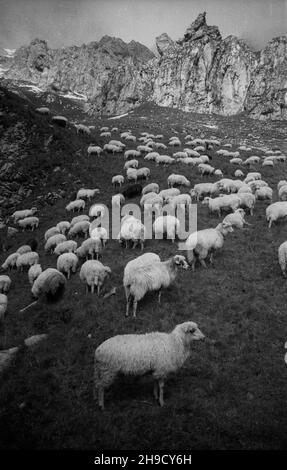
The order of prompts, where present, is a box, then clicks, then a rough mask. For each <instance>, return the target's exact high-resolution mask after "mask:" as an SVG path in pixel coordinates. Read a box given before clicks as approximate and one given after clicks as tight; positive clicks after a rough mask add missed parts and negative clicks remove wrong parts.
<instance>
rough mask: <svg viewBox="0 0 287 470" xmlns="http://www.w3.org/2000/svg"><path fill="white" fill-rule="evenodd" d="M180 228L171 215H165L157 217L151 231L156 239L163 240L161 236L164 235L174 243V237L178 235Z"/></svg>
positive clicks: (177, 221)
mask: <svg viewBox="0 0 287 470" xmlns="http://www.w3.org/2000/svg"><path fill="white" fill-rule="evenodd" d="M179 228H180V222H179V220H178V219H177V218H176V217H174V216H173V215H165V216H160V217H157V218H156V219H155V221H154V224H153V230H154V233H155V238H156V239H159V238H160V239H161V238H163V235H164V234H165V233H166V236H167V238H168V239H171V240H172V243H174V240H175V236H176V234H177V233H178V231H179Z"/></svg>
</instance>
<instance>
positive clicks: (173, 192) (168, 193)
mask: <svg viewBox="0 0 287 470" xmlns="http://www.w3.org/2000/svg"><path fill="white" fill-rule="evenodd" d="M179 194H180V190H179V189H178V188H169V189H162V190H161V191H160V192H159V194H158V195H159V196H161V197H162V198H163V200H164V201H166V200H167V199H168V198H169V197H174V196H178V195H179Z"/></svg>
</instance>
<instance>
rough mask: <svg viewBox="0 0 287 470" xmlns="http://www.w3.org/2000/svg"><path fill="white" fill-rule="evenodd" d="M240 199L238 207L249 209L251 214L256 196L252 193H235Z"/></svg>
mask: <svg viewBox="0 0 287 470" xmlns="http://www.w3.org/2000/svg"><path fill="white" fill-rule="evenodd" d="M237 196H238V197H239V199H240V207H242V208H246V209H249V211H250V215H253V210H254V207H255V203H256V197H255V196H254V194H249V193H237Z"/></svg>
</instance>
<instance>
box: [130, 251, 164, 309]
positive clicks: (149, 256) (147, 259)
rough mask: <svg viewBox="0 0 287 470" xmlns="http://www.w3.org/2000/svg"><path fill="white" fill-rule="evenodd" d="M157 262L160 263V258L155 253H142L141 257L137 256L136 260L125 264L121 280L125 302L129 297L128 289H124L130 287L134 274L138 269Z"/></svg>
mask: <svg viewBox="0 0 287 470" xmlns="http://www.w3.org/2000/svg"><path fill="white" fill-rule="evenodd" d="M158 261H160V257H159V256H158V255H156V254H155V253H144V254H143V255H141V256H138V257H137V258H135V259H132V260H131V261H129V262H128V263H127V265H126V266H125V269H124V278H123V286H124V289H125V294H126V301H127V300H128V296H129V289H126V286H128V285H130V283H131V280H132V278H133V275H134V272H135V271H137V269H138V268H140V267H142V266H145V265H146V264H151V263H157V262H158Z"/></svg>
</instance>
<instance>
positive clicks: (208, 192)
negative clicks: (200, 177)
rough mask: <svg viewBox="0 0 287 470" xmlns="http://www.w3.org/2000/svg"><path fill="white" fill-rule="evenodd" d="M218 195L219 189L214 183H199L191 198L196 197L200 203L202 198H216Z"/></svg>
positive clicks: (192, 191) (191, 192)
mask: <svg viewBox="0 0 287 470" xmlns="http://www.w3.org/2000/svg"><path fill="white" fill-rule="evenodd" d="M218 194H219V191H218V187H217V185H216V184H214V183H198V184H196V185H195V186H194V188H193V189H191V191H190V195H191V197H192V198H194V197H196V200H197V201H199V200H200V198H201V197H205V196H216V195H218Z"/></svg>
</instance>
